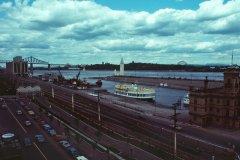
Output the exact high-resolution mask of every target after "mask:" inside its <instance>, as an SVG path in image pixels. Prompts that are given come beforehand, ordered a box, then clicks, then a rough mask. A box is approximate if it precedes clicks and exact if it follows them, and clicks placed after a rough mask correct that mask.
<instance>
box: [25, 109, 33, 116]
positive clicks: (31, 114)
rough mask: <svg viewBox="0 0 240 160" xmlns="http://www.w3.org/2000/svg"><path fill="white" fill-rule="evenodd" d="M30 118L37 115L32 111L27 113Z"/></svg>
mask: <svg viewBox="0 0 240 160" xmlns="http://www.w3.org/2000/svg"><path fill="white" fill-rule="evenodd" d="M27 112H28V114H29V115H30V116H34V115H35V113H34V112H33V111H32V110H29V111H27Z"/></svg>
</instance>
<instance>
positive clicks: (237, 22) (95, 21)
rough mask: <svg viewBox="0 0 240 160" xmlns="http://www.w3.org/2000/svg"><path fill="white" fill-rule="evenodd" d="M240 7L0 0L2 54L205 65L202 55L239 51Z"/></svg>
mask: <svg viewBox="0 0 240 160" xmlns="http://www.w3.org/2000/svg"><path fill="white" fill-rule="evenodd" d="M239 6H240V0H232V1H227V2H225V3H224V1H223V0H211V1H206V2H203V3H201V4H200V6H199V9H197V10H177V9H170V8H167V9H160V10H158V11H156V12H155V13H152V14H150V13H148V12H144V11H142V12H130V11H117V10H112V9H110V8H108V7H105V6H102V5H99V4H96V3H95V2H93V1H69V0H51V1H49V0H37V1H34V2H32V4H30V3H29V0H23V1H22V0H15V3H14V5H13V4H12V3H10V2H8V3H2V4H0V11H1V10H4V11H5V14H4V15H3V16H2V17H0V23H1V24H2V25H1V26H0V52H1V51H3V50H4V52H6V53H8V55H7V56H8V58H9V59H10V58H12V57H10V56H12V55H14V54H15V55H17V54H22V55H23V56H30V55H32V56H38V57H39V56H40V57H42V59H43V60H44V59H45V58H46V57H47V59H49V60H50V61H51V60H54V61H58V63H61V61H64V60H66V59H67V60H68V61H69V62H71V61H72V63H101V62H102V61H106V60H109V62H110V61H111V62H110V63H119V59H120V58H121V57H122V56H123V57H125V56H124V55H126V56H127V59H128V60H127V61H130V62H131V61H133V60H134V61H143V62H153V63H156V62H157V63H172V61H174V62H178V61H179V60H182V59H186V60H189V61H190V60H191V62H193V63H206V61H211V57H208V56H206V55H211V56H213V55H214V53H218V54H220V55H223V56H224V55H225V56H227V54H225V53H227V52H230V51H231V50H233V49H234V50H237V51H238V50H240V46H239V45H238V44H239V42H240V27H239V26H240V7H239ZM210 11H211V12H210ZM10 53H11V54H10ZM218 54H216V55H218ZM169 55H171V56H169ZM56 57H57V58H58V59H57V60H56ZM199 57H203V58H199ZM204 57H207V58H206V59H204ZM200 60H201V61H200ZM213 60H215V59H214V58H213ZM198 61H199V62H198ZM222 61H225V59H224V58H223V59H222ZM191 62H188V63H191Z"/></svg>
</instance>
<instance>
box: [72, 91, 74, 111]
mask: <svg viewBox="0 0 240 160" xmlns="http://www.w3.org/2000/svg"><path fill="white" fill-rule="evenodd" d="M72 111H73V112H74V93H72Z"/></svg>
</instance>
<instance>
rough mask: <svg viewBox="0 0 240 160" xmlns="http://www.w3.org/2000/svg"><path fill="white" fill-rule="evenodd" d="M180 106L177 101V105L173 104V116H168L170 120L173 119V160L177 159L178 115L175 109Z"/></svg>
mask: <svg viewBox="0 0 240 160" xmlns="http://www.w3.org/2000/svg"><path fill="white" fill-rule="evenodd" d="M179 105H180V101H179V100H178V102H177V103H174V104H173V110H174V114H173V115H172V116H170V118H171V119H173V129H174V137H173V138H174V139H173V140H174V146H173V149H174V151H173V155H174V159H176V157H177V129H176V128H177V116H178V115H179V114H180V113H177V107H178V106H179Z"/></svg>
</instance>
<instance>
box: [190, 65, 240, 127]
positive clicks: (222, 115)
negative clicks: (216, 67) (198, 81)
mask: <svg viewBox="0 0 240 160" xmlns="http://www.w3.org/2000/svg"><path fill="white" fill-rule="evenodd" d="M189 98H190V105H189V122H190V123H192V124H197V125H200V126H202V127H207V126H220V127H226V128H238V129H239V128H240V77H239V70H238V69H237V68H233V67H232V68H228V69H226V71H225V72H224V86H222V87H219V88H212V89H209V88H208V80H207V78H206V80H205V81H204V87H203V89H200V90H194V91H191V92H190V95H189Z"/></svg>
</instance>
